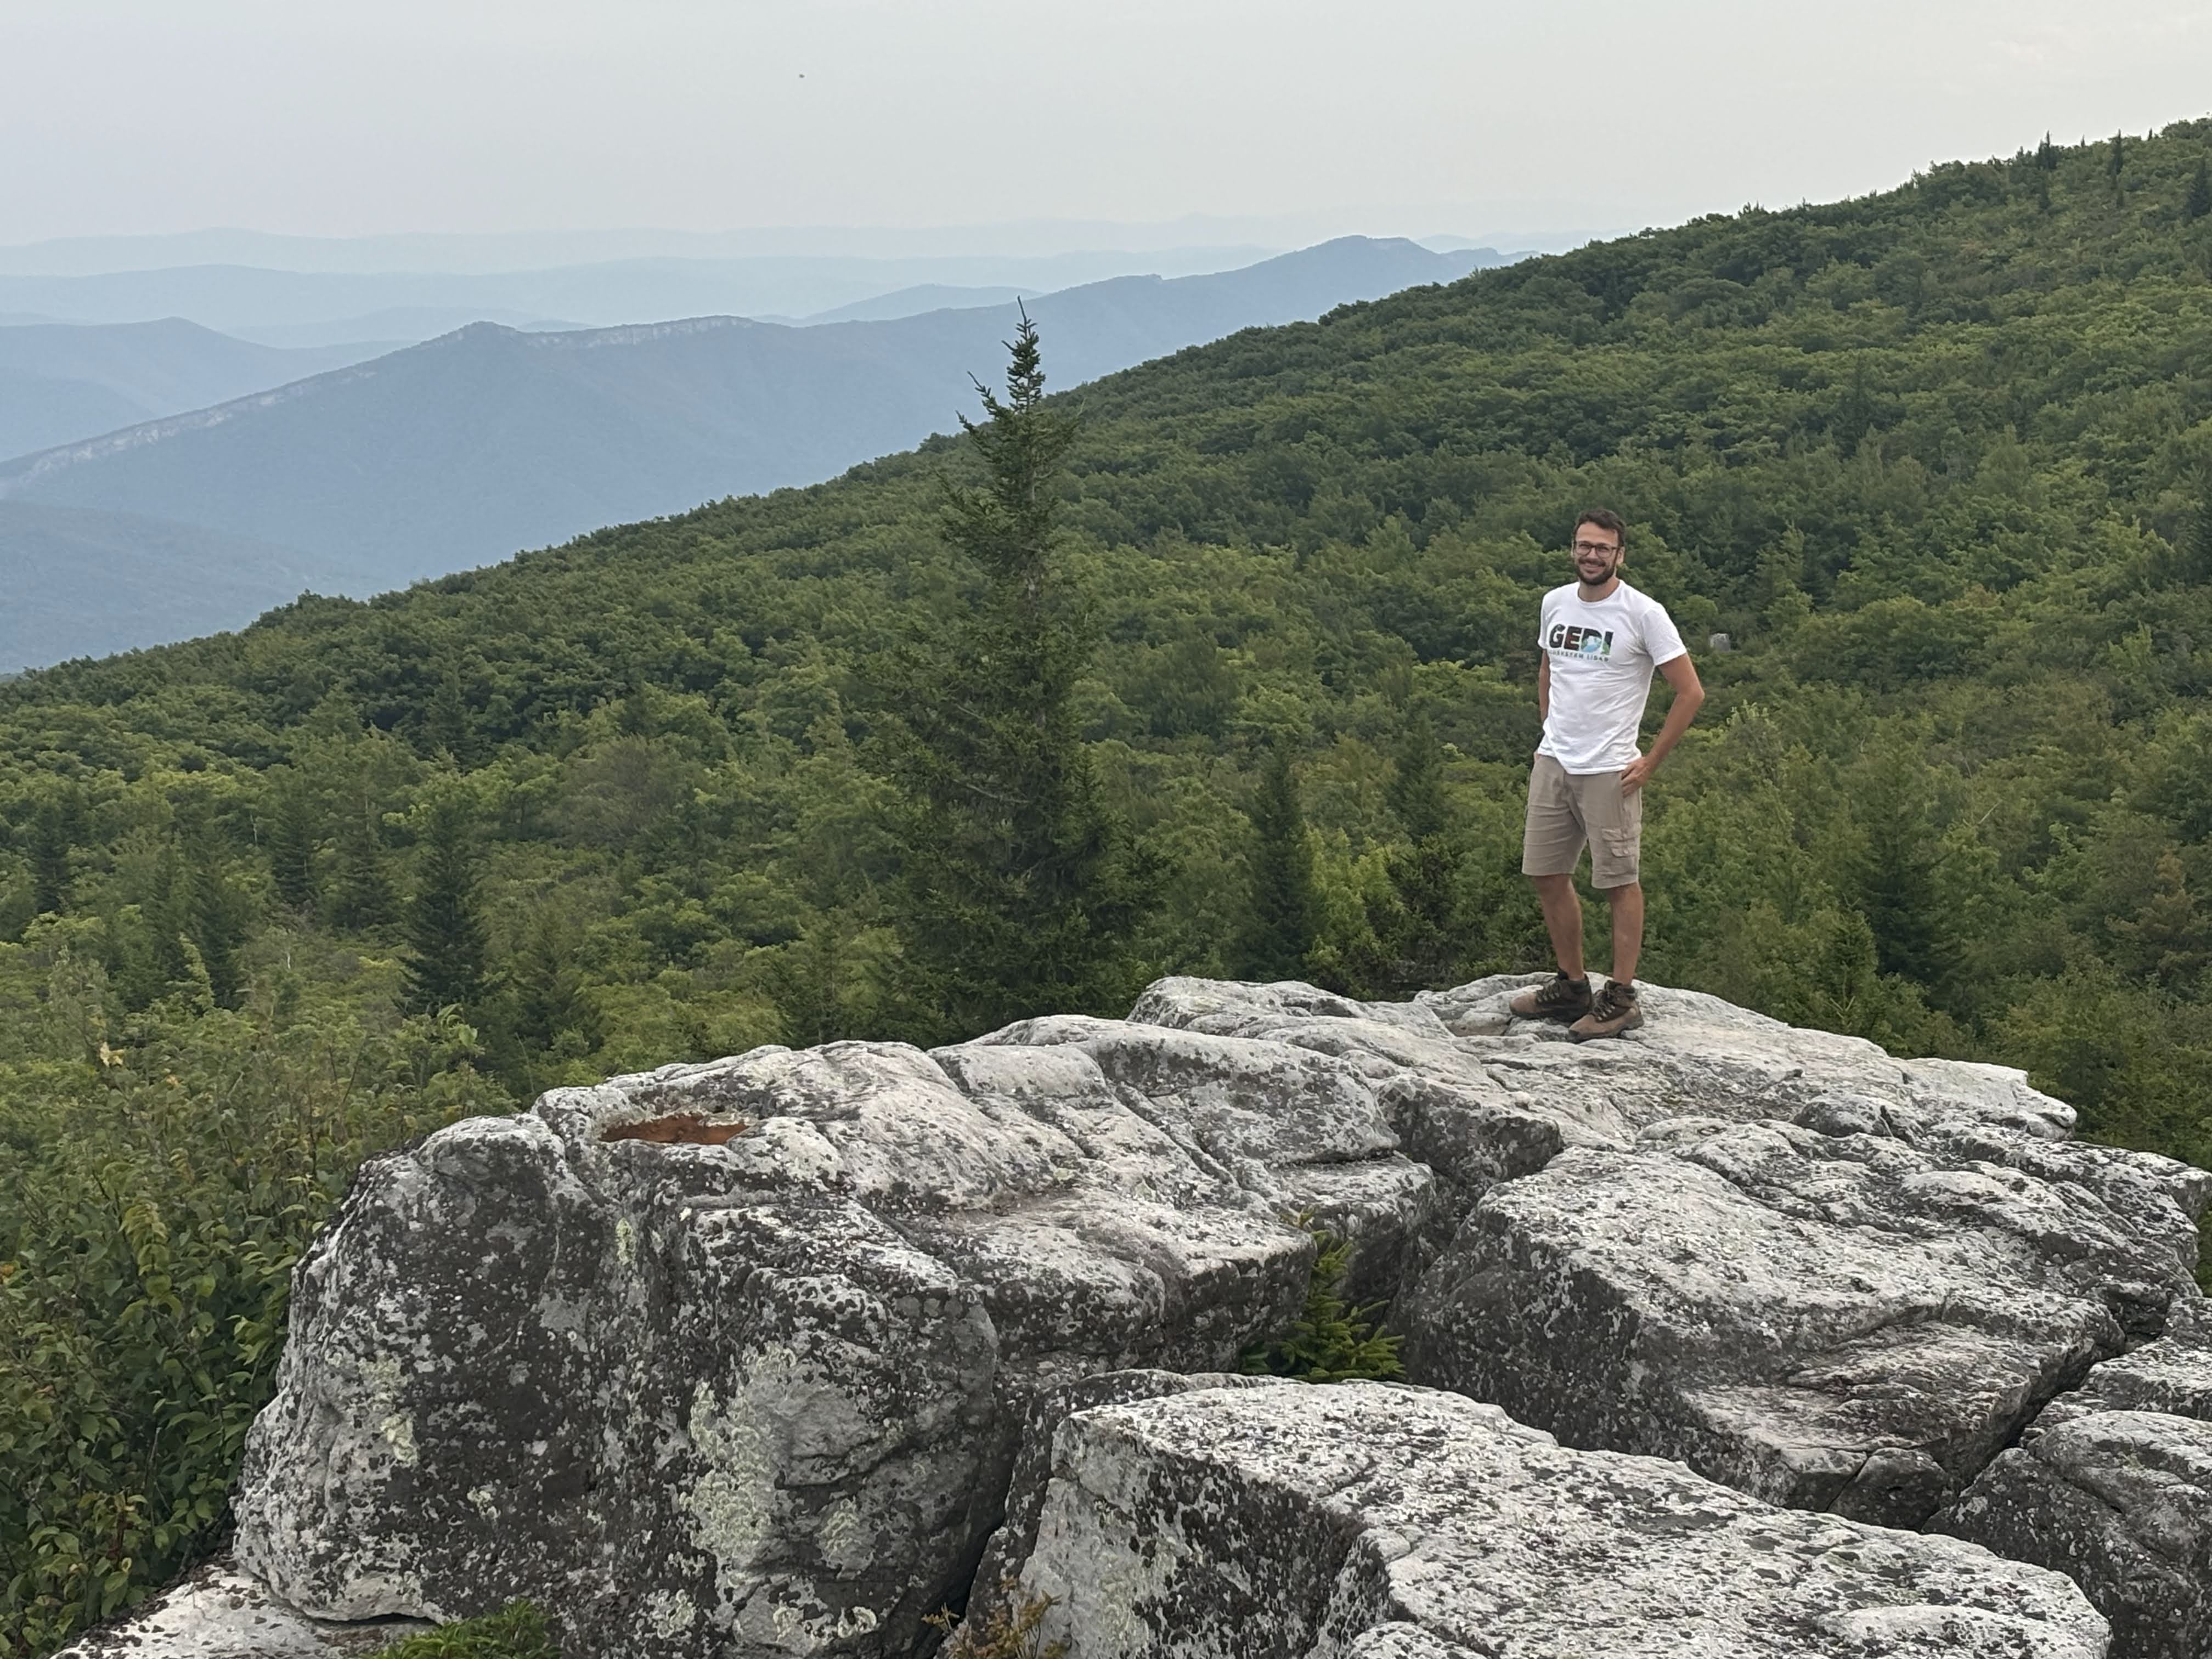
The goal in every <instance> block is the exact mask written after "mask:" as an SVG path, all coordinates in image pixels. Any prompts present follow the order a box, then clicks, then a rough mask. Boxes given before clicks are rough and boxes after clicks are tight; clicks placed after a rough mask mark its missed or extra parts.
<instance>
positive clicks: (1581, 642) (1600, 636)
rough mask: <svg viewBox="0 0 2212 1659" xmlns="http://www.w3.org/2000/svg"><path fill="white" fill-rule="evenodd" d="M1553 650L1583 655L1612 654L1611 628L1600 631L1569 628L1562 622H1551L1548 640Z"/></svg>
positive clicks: (1602, 655)
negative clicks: (1550, 632)
mask: <svg viewBox="0 0 2212 1659" xmlns="http://www.w3.org/2000/svg"><path fill="white" fill-rule="evenodd" d="M1549 643H1550V645H1551V647H1552V648H1553V650H1555V651H1574V652H1578V653H1581V654H1582V655H1583V656H1585V657H1610V656H1612V655H1613V630H1612V629H1609V628H1608V629H1606V630H1605V631H1604V632H1603V633H1600V632H1599V631H1598V630H1597V629H1595V628H1569V627H1568V626H1566V625H1565V623H1553V624H1552V635H1551V639H1550V641H1549Z"/></svg>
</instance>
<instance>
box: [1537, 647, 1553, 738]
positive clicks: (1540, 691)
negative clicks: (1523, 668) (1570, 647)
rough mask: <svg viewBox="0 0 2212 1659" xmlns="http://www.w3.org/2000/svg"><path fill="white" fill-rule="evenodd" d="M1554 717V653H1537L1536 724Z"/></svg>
mask: <svg viewBox="0 0 2212 1659" xmlns="http://www.w3.org/2000/svg"><path fill="white" fill-rule="evenodd" d="M1551 718H1552V653H1550V652H1548V651H1539V652H1538V653H1536V724H1537V725H1539V726H1541V725H1542V724H1543V723H1544V722H1545V721H1546V720H1549V719H1551Z"/></svg>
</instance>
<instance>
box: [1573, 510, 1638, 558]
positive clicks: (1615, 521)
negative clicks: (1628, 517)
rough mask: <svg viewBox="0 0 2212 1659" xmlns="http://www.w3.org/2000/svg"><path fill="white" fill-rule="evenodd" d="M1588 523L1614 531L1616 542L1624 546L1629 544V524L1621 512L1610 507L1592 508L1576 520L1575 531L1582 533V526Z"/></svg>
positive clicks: (1601, 528)
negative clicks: (1625, 521)
mask: <svg viewBox="0 0 2212 1659" xmlns="http://www.w3.org/2000/svg"><path fill="white" fill-rule="evenodd" d="M1586 524H1594V525H1595V526H1597V527H1598V528H1599V529H1600V530H1610V531H1611V532H1613V540H1614V541H1615V542H1617V543H1618V544H1620V546H1621V547H1623V548H1626V546H1627V545H1628V526H1627V525H1626V524H1625V523H1624V522H1622V520H1621V517H1620V513H1615V512H1613V511H1612V510H1611V509H1610V508H1607V507H1592V508H1590V510H1589V512H1587V513H1583V515H1582V516H1581V517H1580V518H1578V519H1577V520H1575V533H1576V534H1577V535H1579V534H1581V532H1582V527H1583V526H1584V525H1586Z"/></svg>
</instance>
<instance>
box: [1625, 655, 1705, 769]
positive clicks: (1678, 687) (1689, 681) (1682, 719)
mask: <svg viewBox="0 0 2212 1659" xmlns="http://www.w3.org/2000/svg"><path fill="white" fill-rule="evenodd" d="M1659 671H1660V673H1661V674H1662V675H1663V676H1664V677H1665V678H1666V681H1667V684H1669V685H1671V686H1672V687H1674V707H1672V708H1669V709H1668V711H1667V718H1666V720H1664V721H1663V722H1662V724H1661V725H1660V727H1659V735H1658V736H1657V737H1656V738H1652V739H1651V752H1650V754H1648V755H1638V757H1636V758H1635V759H1634V760H1632V761H1631V762H1630V763H1628V764H1627V765H1626V767H1625V768H1623V769H1622V770H1621V774H1620V787H1621V789H1622V791H1623V793H1626V791H1628V790H1631V789H1641V788H1642V787H1644V782H1645V781H1646V780H1647V779H1649V778H1650V775H1652V774H1653V773H1654V772H1656V771H1657V770H1658V769H1659V763H1660V762H1661V761H1662V760H1665V759H1666V758H1667V751H1668V750H1670V749H1672V748H1673V747H1674V745H1675V744H1678V743H1680V742H1681V740H1682V733H1683V732H1686V731H1688V730H1689V729H1690V722H1691V721H1692V720H1695V719H1697V718H1698V710H1699V708H1701V707H1702V706H1703V705H1704V703H1705V687H1704V686H1702V685H1700V684H1699V683H1698V671H1697V669H1696V667H1695V666H1694V665H1692V663H1691V661H1690V653H1688V652H1686V651H1685V652H1684V653H1682V654H1681V655H1680V656H1679V657H1669V658H1668V659H1667V660H1666V661H1665V662H1662V663H1661V664H1660V665H1659Z"/></svg>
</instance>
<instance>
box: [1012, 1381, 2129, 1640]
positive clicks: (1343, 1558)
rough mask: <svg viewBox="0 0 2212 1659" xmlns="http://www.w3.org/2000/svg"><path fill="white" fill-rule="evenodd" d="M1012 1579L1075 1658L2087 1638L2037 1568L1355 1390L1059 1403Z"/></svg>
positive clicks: (1450, 1401)
mask: <svg viewBox="0 0 2212 1659" xmlns="http://www.w3.org/2000/svg"><path fill="white" fill-rule="evenodd" d="M1020 1586H1021V1590H1022V1592H1023V1593H1024V1595H1026V1596H1030V1597H1045V1598H1049V1599H1050V1601H1051V1602H1052V1604H1053V1605H1052V1607H1051V1608H1050V1610H1049V1612H1048V1613H1047V1614H1046V1618H1045V1622H1044V1625H1043V1632H1042V1633H1043V1634H1044V1635H1046V1636H1047V1637H1048V1638H1058V1639H1061V1640H1065V1641H1066V1643H1067V1644H1068V1655H1069V1659H1162V1656H1167V1655H1174V1656H1176V1659H1243V1656H1248V1655H1254V1654H1279V1655H1282V1656H1285V1659H1304V1656H1313V1659H1322V1656H1329V1659H1353V1656H1358V1659H1384V1656H1389V1659H1475V1656H1478V1655H1490V1656H1506V1655H1511V1656H1528V1659H1535V1656H1561V1659H1564V1656H1569V1655H1593V1656H1594V1655H1604V1656H1606V1659H1768V1656H1771V1659H1782V1656H1789V1659H1830V1656H1832V1659H1844V1656H1850V1659H1904V1656H1907V1655H1911V1656H1915V1659H1923V1656H1924V1659H1936V1656H1942V1659H1999V1656H2002V1659H2094V1656H2099V1655H2101V1654H2103V1653H2104V1652H2105V1650H2106V1644H2105V1627H2104V1621H2103V1620H2101V1619H2100V1618H2099V1617H2098V1616H2097V1614H2096V1613H2095V1612H2094V1611H2093V1609H2092V1608H2091V1607H2089V1605H2088V1604H2087V1601H2084V1600H2083V1599H2082V1597H2081V1593H2080V1591H2078V1590H2077V1589H2075V1587H2074V1586H2073V1584H2071V1583H2069V1582H2068V1581H2067V1580H2066V1579H2065V1578H2063V1577H2061V1576H2059V1575H2058V1574H2056V1573H2050V1572H2045V1571H2039V1570H2038V1569H2036V1568H2034V1567H2032V1566H2027V1565H2021V1564H2020V1563H2017V1562H2012V1561H2006V1560H2002V1559H1999V1558H1997V1557H1996V1556H1994V1555H1991V1554H1990V1553H1986V1552H1984V1551H1982V1550H1979V1549H1976V1548H1974V1547H1971V1546H1967V1545H1962V1544H1960V1543H1958V1542H1957V1541H1954V1540H1951V1539H1948V1538H1933V1537H1921V1536H1917V1535H1915V1534H1907V1533H1898V1532H1891V1531H1887V1530H1884V1529H1881V1528H1874V1527H1869V1526H1865V1525H1861V1524H1858V1523H1855V1522H1848V1521H1844V1520H1840V1519H1838V1518H1837V1517H1835V1516H1825V1515H1811V1514H1806V1513H1803V1512H1802V1511H1796V1510H1782V1509H1776V1508H1773V1507H1771V1506H1770V1505H1767V1504H1761V1503H1759V1502H1758V1501H1757V1500H1755V1499H1753V1498H1746V1497H1744V1496H1742V1495H1741V1494H1740V1493H1737V1492H1731V1491H1729V1490H1728V1489H1727V1488H1725V1487H1722V1486H1716V1485H1714V1484H1713V1483H1711V1482H1710V1481H1706V1480H1701V1479H1699V1477H1697V1476H1696V1475H1693V1474H1689V1473H1688V1472H1687V1471H1686V1470H1684V1469H1682V1468H1680V1467H1679V1466H1677V1465H1674V1464H1672V1463H1667V1462H1661V1461H1659V1460H1657V1459H1656V1458H1645V1457H1632V1456H1626V1455H1620V1454H1619V1453H1612V1452H1578V1451H1571V1450H1568V1449H1565V1448H1563V1447H1561V1446H1559V1444H1557V1443H1555V1442H1554V1441H1553V1438H1552V1437H1551V1436H1549V1435H1547V1434H1543V1433H1541V1432H1539V1431H1536V1430H1534V1429H1529V1428H1526V1427H1524V1426H1522V1425H1520V1424H1517V1423H1515V1422H1514V1421H1512V1420H1511V1419H1510V1418H1508V1417H1507V1416H1506V1415H1505V1414H1504V1413H1503V1412H1501V1411H1499V1410H1498V1408H1497V1407H1495V1406H1486V1405H1481V1404H1478V1403H1476V1402H1475V1401H1469V1400H1465V1399H1462V1398H1460V1397H1459V1396H1457V1395H1449V1394H1438V1393H1434V1392H1431V1391H1429V1390H1425V1389H1407V1388H1400V1387H1394V1386H1390V1385H1387V1384H1376V1383H1346V1384H1343V1385H1341V1386H1339V1387H1334V1388H1301V1387H1299V1386H1297V1385H1296V1384H1284V1385H1281V1386H1279V1387H1276V1388H1273V1389H1237V1390H1228V1389H1207V1390H1202V1391H1199V1392H1194V1393H1183V1394H1178V1395H1172V1396H1170V1397H1168V1398H1164V1399H1158V1400H1152V1401H1143V1402H1140V1403H1132V1404H1121V1405H1110V1406H1101V1407H1093V1408H1091V1409H1089V1410H1085V1411H1081V1412H1079V1413H1076V1414H1074V1415H1073V1416H1072V1417H1070V1418H1069V1419H1066V1421H1065V1422H1064V1423H1063V1424H1062V1425H1060V1431H1059V1432H1058V1434H1057V1436H1056V1437H1055V1438H1054V1446H1053V1453H1052V1479H1051V1482H1050V1484H1049V1486H1048V1488H1047V1491H1046V1493H1045V1498H1044V1501H1043V1504H1042V1514H1041V1516H1040V1518H1039V1521H1038V1523H1037V1536H1036V1547H1035V1548H1034V1549H1033V1550H1032V1551H1031V1553H1030V1555H1029V1557H1028V1559H1027V1560H1026V1561H1025V1562H1024V1565H1023V1568H1022V1573H1021V1580H1020Z"/></svg>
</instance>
